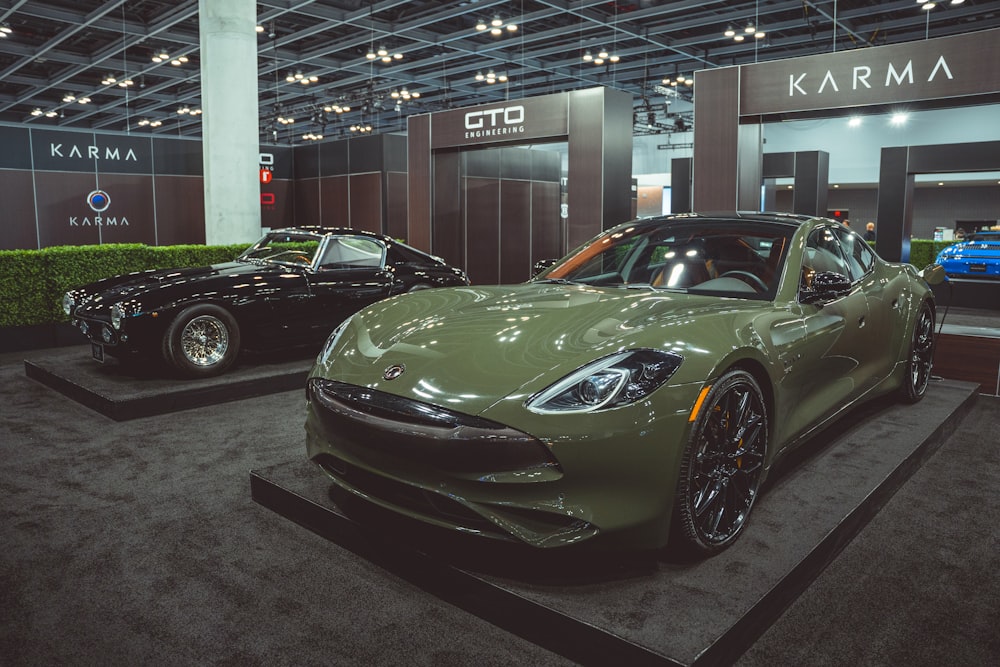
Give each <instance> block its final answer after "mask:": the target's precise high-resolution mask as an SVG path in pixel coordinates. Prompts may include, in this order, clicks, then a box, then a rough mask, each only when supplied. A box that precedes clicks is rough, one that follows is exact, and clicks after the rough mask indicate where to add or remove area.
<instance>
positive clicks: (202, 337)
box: [163, 303, 240, 377]
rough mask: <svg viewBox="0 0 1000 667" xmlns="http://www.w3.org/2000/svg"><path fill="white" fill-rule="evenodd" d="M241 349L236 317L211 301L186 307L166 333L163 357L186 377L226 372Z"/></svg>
mask: <svg viewBox="0 0 1000 667" xmlns="http://www.w3.org/2000/svg"><path fill="white" fill-rule="evenodd" d="M239 349H240V328H239V326H238V325H237V323H236V319H235V318H234V317H233V316H232V314H230V312H229V311H228V310H226V309H225V308H222V307H221V306H216V305H213V304H208V303H203V304H198V305H194V306H189V307H187V308H185V309H184V310H182V311H181V312H180V314H179V315H177V317H175V318H174V321H173V322H171V323H170V326H168V327H167V331H166V333H164V335H163V358H164V359H165V360H166V361H167V363H168V364H169V365H171V366H172V367H173V368H175V369H176V370H178V371H179V372H180V373H181V374H182V375H184V376H186V377H208V376H211V375H218V374H220V373H223V372H225V371H226V370H227V369H228V368H229V367H230V366H232V365H233V362H235V361H236V357H237V355H238V354H239Z"/></svg>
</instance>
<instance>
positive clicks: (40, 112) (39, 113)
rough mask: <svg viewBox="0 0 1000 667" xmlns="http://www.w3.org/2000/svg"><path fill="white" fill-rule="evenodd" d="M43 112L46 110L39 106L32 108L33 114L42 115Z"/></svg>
mask: <svg viewBox="0 0 1000 667" xmlns="http://www.w3.org/2000/svg"><path fill="white" fill-rule="evenodd" d="M43 113H45V112H44V111H42V110H41V109H39V108H38V107H35V108H34V109H32V110H31V115H32V116H41V115H42V114H43Z"/></svg>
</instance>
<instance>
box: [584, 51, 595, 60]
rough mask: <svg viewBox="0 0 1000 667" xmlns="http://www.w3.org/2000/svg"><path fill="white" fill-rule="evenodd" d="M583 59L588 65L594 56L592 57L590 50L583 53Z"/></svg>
mask: <svg viewBox="0 0 1000 667" xmlns="http://www.w3.org/2000/svg"><path fill="white" fill-rule="evenodd" d="M583 59H584V60H585V61H587V62H588V63H589V62H590V61H591V60H593V59H594V56H592V55H590V49H587V50H586V51H584V52H583Z"/></svg>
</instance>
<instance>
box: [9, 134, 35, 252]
mask: <svg viewBox="0 0 1000 667" xmlns="http://www.w3.org/2000/svg"><path fill="white" fill-rule="evenodd" d="M2 129H4V128H0V130H2ZM0 154H3V151H2V150H0ZM33 187H34V185H33V184H32V179H31V172H30V171H20V170H13V169H11V170H6V169H3V170H0V201H2V202H4V206H3V207H4V216H3V217H4V219H3V226H2V227H0V250H18V249H22V248H37V247H38V231H37V230H36V228H35V200H34V198H33V197H32V196H31V193H32V191H33Z"/></svg>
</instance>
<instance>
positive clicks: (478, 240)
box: [464, 178, 500, 285]
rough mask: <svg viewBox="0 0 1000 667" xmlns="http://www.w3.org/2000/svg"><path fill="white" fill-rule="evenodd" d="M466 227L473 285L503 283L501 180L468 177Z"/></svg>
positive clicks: (467, 267) (469, 265)
mask: <svg viewBox="0 0 1000 667" xmlns="http://www.w3.org/2000/svg"><path fill="white" fill-rule="evenodd" d="M464 185H465V188H464V189H465V199H466V205H465V228H466V229H467V230H469V236H468V238H469V243H468V245H467V253H468V265H467V266H466V267H465V269H466V272H467V273H468V274H469V280H471V281H472V283H473V284H482V285H496V284H497V283H499V282H500V253H499V248H498V247H497V246H498V242H499V238H500V181H499V180H497V179H495V178H466V179H464Z"/></svg>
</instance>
